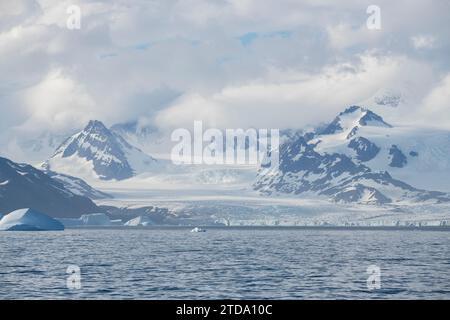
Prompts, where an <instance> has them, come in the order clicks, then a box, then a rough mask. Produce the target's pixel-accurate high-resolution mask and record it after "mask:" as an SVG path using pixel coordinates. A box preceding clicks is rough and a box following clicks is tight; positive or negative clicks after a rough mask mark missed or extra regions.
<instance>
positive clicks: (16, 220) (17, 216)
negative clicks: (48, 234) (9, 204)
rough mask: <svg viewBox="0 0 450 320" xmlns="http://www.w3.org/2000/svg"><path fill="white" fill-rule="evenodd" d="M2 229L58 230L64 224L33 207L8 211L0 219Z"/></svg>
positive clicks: (61, 228)
mask: <svg viewBox="0 0 450 320" xmlns="http://www.w3.org/2000/svg"><path fill="white" fill-rule="evenodd" d="M0 230H2V231H59V230H64V226H63V225H62V223H60V222H59V221H58V220H56V219H53V218H51V217H49V216H47V215H46V214H43V213H41V212H39V211H36V210H34V209H30V208H26V209H19V210H16V211H13V212H11V213H8V214H7V215H5V216H3V217H2V219H1V220H0Z"/></svg>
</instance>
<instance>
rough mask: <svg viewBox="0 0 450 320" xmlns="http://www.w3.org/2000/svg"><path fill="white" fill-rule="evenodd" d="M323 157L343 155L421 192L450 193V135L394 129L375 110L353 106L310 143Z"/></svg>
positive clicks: (403, 127) (436, 130)
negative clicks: (449, 177)
mask: <svg viewBox="0 0 450 320" xmlns="http://www.w3.org/2000/svg"><path fill="white" fill-rule="evenodd" d="M310 142H311V143H312V144H316V148H315V150H316V151H317V152H319V153H321V154H325V153H326V154H333V153H339V154H344V155H346V156H347V157H349V158H350V159H351V160H352V161H354V162H355V163H362V164H364V165H365V166H367V167H369V168H370V169H371V170H372V171H388V172H389V173H390V174H391V175H392V176H393V177H395V178H396V179H399V180H402V181H404V182H406V183H408V184H410V185H413V186H415V187H418V188H421V189H432V190H439V191H443V192H450V180H449V179H442V177H444V176H447V175H448V173H449V172H450V158H449V157H448V150H450V132H449V131H446V130H440V129H436V128H423V127H420V128H418V127H414V126H409V125H405V124H402V125H397V126H393V125H391V124H388V123H387V122H385V121H384V119H383V118H382V117H381V116H379V115H377V114H375V113H373V112H372V111H370V110H368V109H365V108H362V107H351V108H348V109H347V110H345V111H344V112H343V113H341V114H339V115H338V117H336V118H335V119H334V120H333V121H332V122H331V124H330V125H328V127H327V128H326V129H325V130H323V131H321V132H318V133H316V134H315V135H314V138H313V139H311V141H310Z"/></svg>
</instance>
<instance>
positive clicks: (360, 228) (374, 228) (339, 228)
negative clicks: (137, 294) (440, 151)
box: [65, 225, 450, 231]
mask: <svg viewBox="0 0 450 320" xmlns="http://www.w3.org/2000/svg"><path fill="white" fill-rule="evenodd" d="M194 227H196V226H194V225H192V226H169V225H161V226H147V227H143V226H138V227H126V226H71V227H66V228H65V229H66V230H161V229H163V230H182V229H186V230H191V229H192V228H194ZM197 227H201V228H204V229H206V230H211V229H214V230H320V231H322V230H331V231H450V226H422V227H406V226H405V227H401V226H372V227H371V226H229V227H228V226H208V225H198V226H197Z"/></svg>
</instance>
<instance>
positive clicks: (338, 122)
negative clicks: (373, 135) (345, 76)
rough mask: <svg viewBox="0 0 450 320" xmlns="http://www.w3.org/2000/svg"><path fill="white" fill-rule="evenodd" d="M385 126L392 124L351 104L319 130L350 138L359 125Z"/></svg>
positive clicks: (326, 133) (324, 133)
mask: <svg viewBox="0 0 450 320" xmlns="http://www.w3.org/2000/svg"><path fill="white" fill-rule="evenodd" d="M364 126H371V127H385V128H391V127H392V126H391V125H390V124H388V123H386V122H385V121H384V120H383V118H382V117H381V116H379V115H377V114H376V113H374V112H372V111H370V110H368V109H365V108H363V107H360V106H351V107H349V108H347V109H346V110H345V111H343V112H341V113H339V115H338V116H337V117H336V118H335V119H334V120H333V121H332V122H331V123H330V124H329V125H328V126H327V127H326V128H325V129H324V130H323V131H322V132H321V134H322V135H331V134H336V133H341V134H343V135H345V137H346V138H347V139H348V138H351V137H352V136H354V135H355V134H356V132H357V131H358V129H359V128H360V127H364Z"/></svg>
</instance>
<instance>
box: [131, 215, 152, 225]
mask: <svg viewBox="0 0 450 320" xmlns="http://www.w3.org/2000/svg"><path fill="white" fill-rule="evenodd" d="M152 225H154V222H153V221H152V220H151V219H150V218H149V217H147V216H139V217H136V218H134V219H131V220H130V221H128V222H126V223H125V226H127V227H139V226H141V227H148V226H152Z"/></svg>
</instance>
